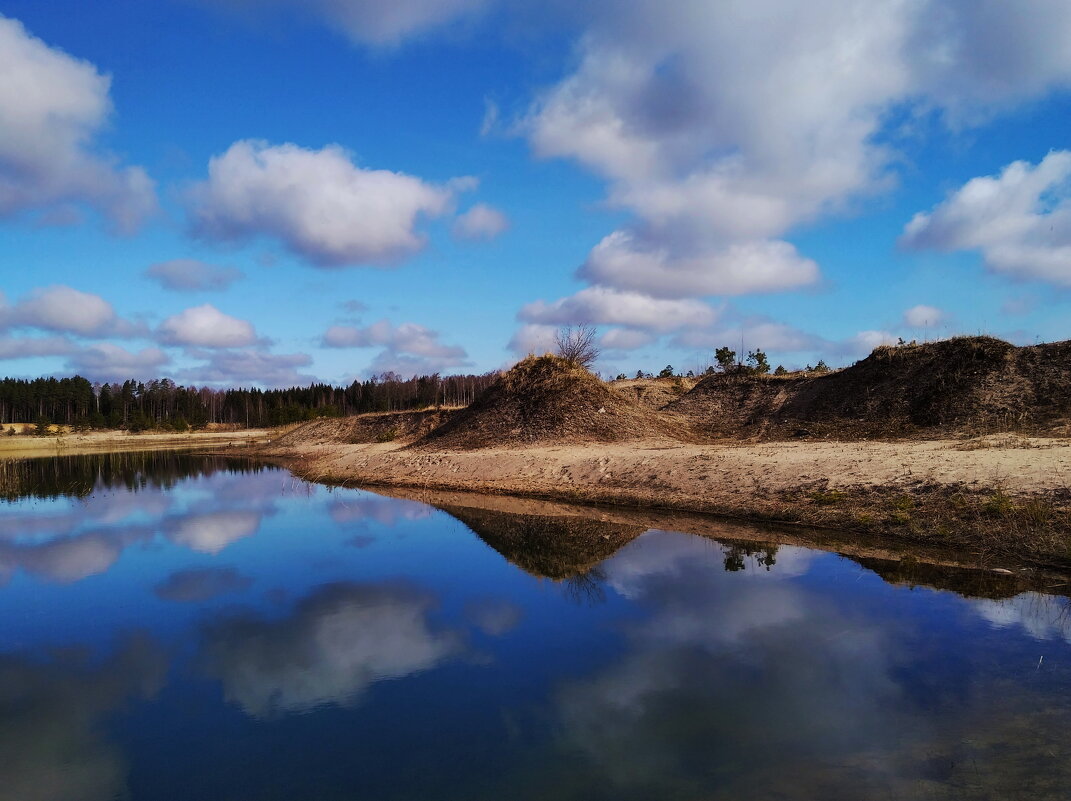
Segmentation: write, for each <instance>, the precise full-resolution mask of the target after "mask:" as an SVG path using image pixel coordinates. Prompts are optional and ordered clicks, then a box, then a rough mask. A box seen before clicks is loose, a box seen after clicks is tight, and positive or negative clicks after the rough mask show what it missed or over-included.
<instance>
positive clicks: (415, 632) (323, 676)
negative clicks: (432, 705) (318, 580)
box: [204, 583, 462, 718]
mask: <svg viewBox="0 0 1071 801" xmlns="http://www.w3.org/2000/svg"><path fill="white" fill-rule="evenodd" d="M434 605H435V603H434V598H433V597H432V596H430V595H428V594H426V593H424V592H421V591H419V590H417V589H416V588H414V587H411V586H409V585H404V584H346V583H341V584H331V585H327V586H324V587H322V588H320V589H319V590H317V591H316V592H315V593H313V594H312V595H310V596H309V597H308V598H306V599H304V600H303V601H301V602H300V603H299V604H298V605H297V608H296V609H295V611H294V613H293V614H292V615H291V616H290V617H288V618H285V619H283V620H277V621H273V620H264V619H261V618H259V617H256V616H253V615H244V616H240V617H235V618H231V619H227V620H224V621H223V622H220V623H217V624H215V625H213V626H211V627H210V628H209V629H208V630H207V634H206V643H205V654H204V656H205V664H206V666H207V670H208V672H209V673H210V674H212V675H214V676H217V677H218V678H219V679H220V681H221V682H222V683H223V690H224V695H225V697H226V698H227V700H228V701H230V702H232V703H236V704H238V705H239V706H241V707H242V708H243V709H244V710H245V711H246V712H247V713H248V714H250V715H252V716H254V717H260V718H264V717H271V716H273V715H275V714H279V713H286V712H303V711H308V710H311V709H314V708H316V707H319V706H322V705H324V704H338V705H343V706H345V705H349V704H352V703H353V702H354V701H355V700H356V698H357V697H358V696H359V695H360V694H361V693H362V692H363V691H364V690H365V689H366V688H367V687H368V686H369V685H371V684H373V683H374V682H376V681H379V680H381V679H393V678H401V677H403V676H408V675H410V674H413V673H418V672H420V671H424V670H429V669H430V668H433V667H435V666H436V665H438V664H439V663H441V662H443V661H444V660H446V659H448V658H449V657H451V656H453V655H455V654H457V653H458V652H459V651H460V649H461V645H462V641H461V637H460V635H459V634H458V633H457V632H454V631H449V630H436V629H435V628H434V627H433V626H432V624H431V622H430V621H429V619H428V615H429V612H430V611H431V609H432V608H433V606H434Z"/></svg>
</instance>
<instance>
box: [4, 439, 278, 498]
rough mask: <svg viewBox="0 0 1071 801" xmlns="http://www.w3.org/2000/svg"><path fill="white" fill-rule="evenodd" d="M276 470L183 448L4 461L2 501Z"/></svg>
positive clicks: (167, 486)
mask: <svg viewBox="0 0 1071 801" xmlns="http://www.w3.org/2000/svg"><path fill="white" fill-rule="evenodd" d="M271 469H274V468H272V467H271V466H269V465H266V464H264V463H263V462H260V463H258V462H255V461H253V460H252V459H243V458H234V457H226V456H199V455H195V454H191V453H182V452H177V451H133V452H127V453H97V454H79V455H70V456H47V457H40V458H33V459H10V460H7V459H4V460H0V499H3V500H7V501H15V500H18V499H19V498H26V497H31V498H38V499H41V500H46V499H52V498H60V497H75V498H85V497H86V496H88V495H90V494H91V493H92V492H93V491H94V490H100V489H125V490H128V491H130V492H137V491H138V490H142V489H146V488H160V489H170V488H171V487H173V486H175V485H176V484H177V483H178V482H179V481H181V480H183V479H186V478H198V477H200V476H211V475H213V474H215V473H217V472H219V471H221V470H226V471H230V472H237V473H259V472H261V471H263V470H271Z"/></svg>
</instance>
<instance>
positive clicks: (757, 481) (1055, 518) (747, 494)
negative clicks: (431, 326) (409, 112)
mask: <svg viewBox="0 0 1071 801" xmlns="http://www.w3.org/2000/svg"><path fill="white" fill-rule="evenodd" d="M620 383H621V384H623V383H624V382H620ZM666 385H667V386H668V387H672V386H673V385H672V384H671V383H670V382H666ZM637 390H639V391H637ZM663 392H668V393H669V394H674V393H673V392H672V391H671V390H668V389H667V387H666V386H662V385H661V384H660V383H656V382H652V381H647V382H644V383H642V384H641V383H639V382H634V383H632V384H631V385H625V386H620V385H619V386H617V387H616V388H614V387H613V386H612V385H607V384H605V383H603V382H601V381H599V380H598V379H597V378H596V377H595V376H592V375H591V374H590V373H588V372H586V371H584V370H582V369H580V368H576V367H573V366H571V365H569V364H568V363H566V362H564V361H562V360H561V359H557V358H555V357H553V356H543V357H538V358H537V357H529V358H528V359H525V360H524V361H522V362H520V363H519V364H518V365H517V366H516V367H514V368H513V369H512V370H510V371H508V372H506V373H504V374H503V375H502V376H501V377H500V378H499V380H498V381H496V382H495V383H494V384H493V385H492V386H491V387H490V388H489V389H488V390H487V391H486V392H485V393H483V394H482V395H481V396H479V397H478V398H477V399H476V401H475V402H474V403H473V404H472V405H470V406H469V407H467V408H465V409H461V410H458V411H456V412H453V413H451V414H449V415H448V416H445V419H444V420H443V422H442V424H441V425H439V426H438V427H435V428H431V429H430V430H428V431H427V432H426V433H424V431H425V429H426V428H427V426H428V425H430V424H431V423H432V422H434V420H437V419H439V418H431V417H421V418H419V420H420V422H419V423H414V424H413V425H412V426H410V427H409V428H408V429H406V431H407V432H408V433H407V435H406V436H401V435H400V434H399V436H398V437H397V438H396V440H395V441H392V442H382V441H379V442H372V444H360V443H369V442H370V441H371V439H378V440H382V439H383V438H382V437H378V436H377V437H374V438H370V435H369V434H368V433H362V434H361V435H359V436H355V435H354V434H353V433H352V432H353V431H357V430H359V431H361V432H374V431H376V430H377V429H376V426H377V425H381V424H380V423H376V422H373V421H369V420H364V419H361V418H358V419H356V421H349V422H347V421H318V422H315V423H310V424H308V425H306V426H304V427H301V428H299V429H298V430H296V431H294V432H293V433H292V434H290V435H288V436H287V437H284V438H283V439H282V440H279V441H277V442H276V443H274V444H273V445H272V446H271V447H269V448H265V449H262V452H263V453H264V454H266V455H271V456H277V457H282V458H285V459H288V460H289V461H290V463H291V464H292V466H293V467H294V469H295V470H296V472H298V473H299V474H301V475H303V476H306V477H309V478H313V479H319V480H329V481H338V482H349V483H359V484H366V485H381V486H384V485H385V486H395V487H400V486H410V487H420V488H424V489H438V490H475V491H480V492H492V493H508V494H516V495H526V496H530V497H541V498H553V499H563V500H573V501H596V502H605V503H617V504H628V505H633V506H636V505H642V506H646V507H651V508H660V509H677V510H690V511H697V512H712V513H716V514H720V515H727V516H732V517H737V518H745V519H752V520H763V521H779V522H785V523H798V524H807V525H815V526H828V527H834V528H838V529H841V530H849V531H853V532H862V533H868V534H874V535H879V536H884V537H892V538H895V539H897V540H900V541H911V542H916V543H925V544H928V545H934V546H953V547H957V548H960V549H968V550H969V551H970V552H971V553H973V554H975V555H976V556H977V558H978V559H979V560H991V559H993V558H1000V559H1022V560H1027V561H1032V562H1035V563H1044V564H1051V565H1061V566H1071V440H1069V439H1068V438H1067V436H1066V435H1067V433H1068V430H1069V420H1071V342H1062V343H1055V344H1050V345H1038V346H1033V347H1027V348H1016V347H1015V346H1013V345H1010V344H1008V343H1006V342H1001V341H999V340H994V339H991V338H987V337H973V338H957V339H952V340H947V341H944V342H935V343H927V344H924V345H916V344H911V345H905V346H901V347H895V348H878V349H877V350H876V351H874V353H873V354H871V355H870V356H869V357H868V358H866V359H864V360H862V361H861V362H859V363H857V364H855V365H853V366H852V367H849V368H847V369H844V370H840V371H837V372H834V373H830V374H826V375H821V376H816V375H812V374H804V375H795V376H789V377H784V378H782V377H765V376H750V375H717V376H712V377H709V378H706V379H704V380H702V381H700V382H699V383H698V384H696V386H695V387H694V388H693V389H692V390H691V391H689V392H687V393H685V394H684V395H683V396H681V397H679V398H677V399H676V400H673V401H672V402H670V403H669V404H667V405H666V406H664V407H663V408H661V409H656V408H652V406H653V405H654V404H656V403H657V402H658V400H659V397H658V395H659V393H663ZM414 419H415V418H414ZM391 425H395V423H391ZM401 428H402V427H401V426H400V425H399V426H398V429H399V431H400V430H401ZM991 432H1000V433H991Z"/></svg>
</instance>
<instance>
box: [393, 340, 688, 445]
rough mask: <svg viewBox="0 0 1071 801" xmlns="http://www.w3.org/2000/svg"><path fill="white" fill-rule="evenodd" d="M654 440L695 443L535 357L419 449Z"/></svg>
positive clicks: (585, 375) (647, 411)
mask: <svg viewBox="0 0 1071 801" xmlns="http://www.w3.org/2000/svg"><path fill="white" fill-rule="evenodd" d="M653 434H662V435H665V436H671V437H677V438H681V439H685V440H687V439H689V438H690V437H691V434H690V431H689V429H688V427H687V425H684V424H682V423H681V422H680V421H677V420H675V419H674V416H673V415H667V414H663V413H659V412H657V411H655V410H653V409H651V408H650V407H648V406H645V405H643V404H641V403H637V402H636V401H634V400H631V399H629V398H627V397H625V396H624V395H622V394H620V393H618V392H614V391H612V390H611V389H610V388H609V387H608V386H607V385H606V384H605V383H603V382H602V381H600V380H599V379H598V378H597V377H596V376H594V375H592V374H591V373H589V372H588V371H587V370H584V369H583V368H581V367H577V366H574V365H571V364H569V363H568V362H566V361H565V360H564V359H559V358H558V357H556V356H551V355H549V354H548V355H546V356H529V357H528V358H527V359H524V360H523V361H521V362H519V363H518V364H517V365H515V366H514V367H513V368H512V369H510V370H508V371H506V372H505V373H503V374H502V375H501V376H499V378H498V379H497V380H496V381H495V382H494V383H493V384H492V385H491V386H490V387H488V388H487V389H486V390H485V391H484V392H483V393H481V394H480V395H479V396H478V397H477V398H476V400H475V401H473V402H472V403H471V404H470V405H469V406H467V407H466V408H464V409H462V410H460V411H458V412H457V413H456V414H454V415H452V416H451V417H450V419H449V420H447V421H446V422H445V423H444V424H443V425H442V426H440V427H439V428H436V429H434V430H433V431H431V432H429V433H428V434H427V435H426V436H425V437H423V438H421V439H420V440H418V441H417V442H415V443H414V444H413V447H415V448H419V449H424V450H428V449H455V450H472V449H476V448H487V447H491V446H498V445H506V444H524V445H529V444H533V443H547V442H563V443H564V442H568V443H579V442H621V441H625V440H631V439H637V438H642V437H649V436H651V435H653Z"/></svg>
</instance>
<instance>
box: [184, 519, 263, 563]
mask: <svg viewBox="0 0 1071 801" xmlns="http://www.w3.org/2000/svg"><path fill="white" fill-rule="evenodd" d="M260 519H261V515H260V513H259V512H254V511H249V510H244V511H225V512H210V513H208V514H199V515H188V516H186V517H181V518H178V519H176V520H174V521H173V522H172V524H171V528H170V530H169V531H168V533H167V536H168V538H169V539H170V540H171V541H172V542H174V543H176V544H178V545H185V546H186V547H187V548H190V549H192V550H194V551H199V552H201V553H209V554H217V553H219V552H220V551H222V550H223V549H224V548H226V547H227V546H228V545H230V544H231V543H233V542H236V541H238V540H240V539H243V538H245V537H250V536H252V535H253V534H256V533H257V529H258V528H260Z"/></svg>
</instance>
